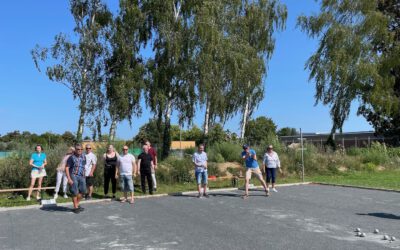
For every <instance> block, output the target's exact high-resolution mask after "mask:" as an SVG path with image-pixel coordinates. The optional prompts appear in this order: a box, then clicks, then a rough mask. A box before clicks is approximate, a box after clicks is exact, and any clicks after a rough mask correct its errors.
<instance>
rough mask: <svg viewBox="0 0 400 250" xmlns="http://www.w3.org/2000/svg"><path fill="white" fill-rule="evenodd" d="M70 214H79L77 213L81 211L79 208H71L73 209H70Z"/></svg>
mask: <svg viewBox="0 0 400 250" xmlns="http://www.w3.org/2000/svg"><path fill="white" fill-rule="evenodd" d="M72 212H73V213H74V214H79V213H80V212H81V210H80V209H79V207H78V208H73V209H72Z"/></svg>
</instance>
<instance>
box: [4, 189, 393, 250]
mask: <svg viewBox="0 0 400 250" xmlns="http://www.w3.org/2000/svg"><path fill="white" fill-rule="evenodd" d="M241 194H242V191H226V192H215V193H211V195H210V198H201V199H199V198H196V197H195V196H194V195H183V196H167V197H160V198H149V199H137V200H136V204H135V205H134V206H132V205H130V204H127V203H119V202H116V201H114V202H104V203H97V204H85V205H83V206H84V207H85V211H84V212H82V213H80V214H73V213H72V212H71V211H70V208H68V207H57V208H55V209H46V210H43V209H29V210H14V211H2V212H0V249H229V250H232V249H324V250H327V249H400V193H395V192H384V191H373V190H364V189H356V188H343V187H331V186H319V185H302V186H292V187H281V188H279V192H278V193H273V194H272V196H270V197H268V198H267V197H265V196H264V193H263V192H261V191H252V192H251V196H250V197H249V199H247V200H243V199H241V197H240V195H241ZM357 227H359V228H361V230H362V231H363V232H365V233H366V234H367V236H366V237H365V238H361V237H356V236H355V233H354V229H355V228H357ZM375 228H377V229H379V230H380V233H379V234H378V235H376V234H373V233H372V232H373V230H374V229H375ZM383 234H388V235H390V236H395V237H396V238H397V240H396V241H393V242H389V241H385V240H382V237H383Z"/></svg>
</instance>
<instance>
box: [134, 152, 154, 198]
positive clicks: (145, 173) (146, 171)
mask: <svg viewBox="0 0 400 250" xmlns="http://www.w3.org/2000/svg"><path fill="white" fill-rule="evenodd" d="M138 159H139V161H138V168H139V175H140V182H141V185H142V192H143V194H146V179H147V184H148V185H149V193H150V194H153V180H152V178H151V169H152V168H153V167H154V163H153V157H152V156H151V155H150V154H149V147H148V146H147V145H146V144H145V145H143V152H142V153H141V154H140V155H139V156H138Z"/></svg>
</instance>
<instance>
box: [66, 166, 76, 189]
mask: <svg viewBox="0 0 400 250" xmlns="http://www.w3.org/2000/svg"><path fill="white" fill-rule="evenodd" d="M65 174H66V175H67V179H68V184H69V185H72V184H73V183H74V182H73V181H72V179H71V176H70V174H69V165H68V163H67V165H66V166H65Z"/></svg>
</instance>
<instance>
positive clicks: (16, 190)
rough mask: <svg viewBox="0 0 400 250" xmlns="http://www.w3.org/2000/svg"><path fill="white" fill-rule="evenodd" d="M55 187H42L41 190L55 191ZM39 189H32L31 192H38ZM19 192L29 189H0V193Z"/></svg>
mask: <svg viewBox="0 0 400 250" xmlns="http://www.w3.org/2000/svg"><path fill="white" fill-rule="evenodd" d="M55 188H56V187H42V188H41V190H50V189H55ZM38 189H39V188H33V189H32V190H38ZM20 191H29V188H15V189H0V193H11V192H20Z"/></svg>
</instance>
